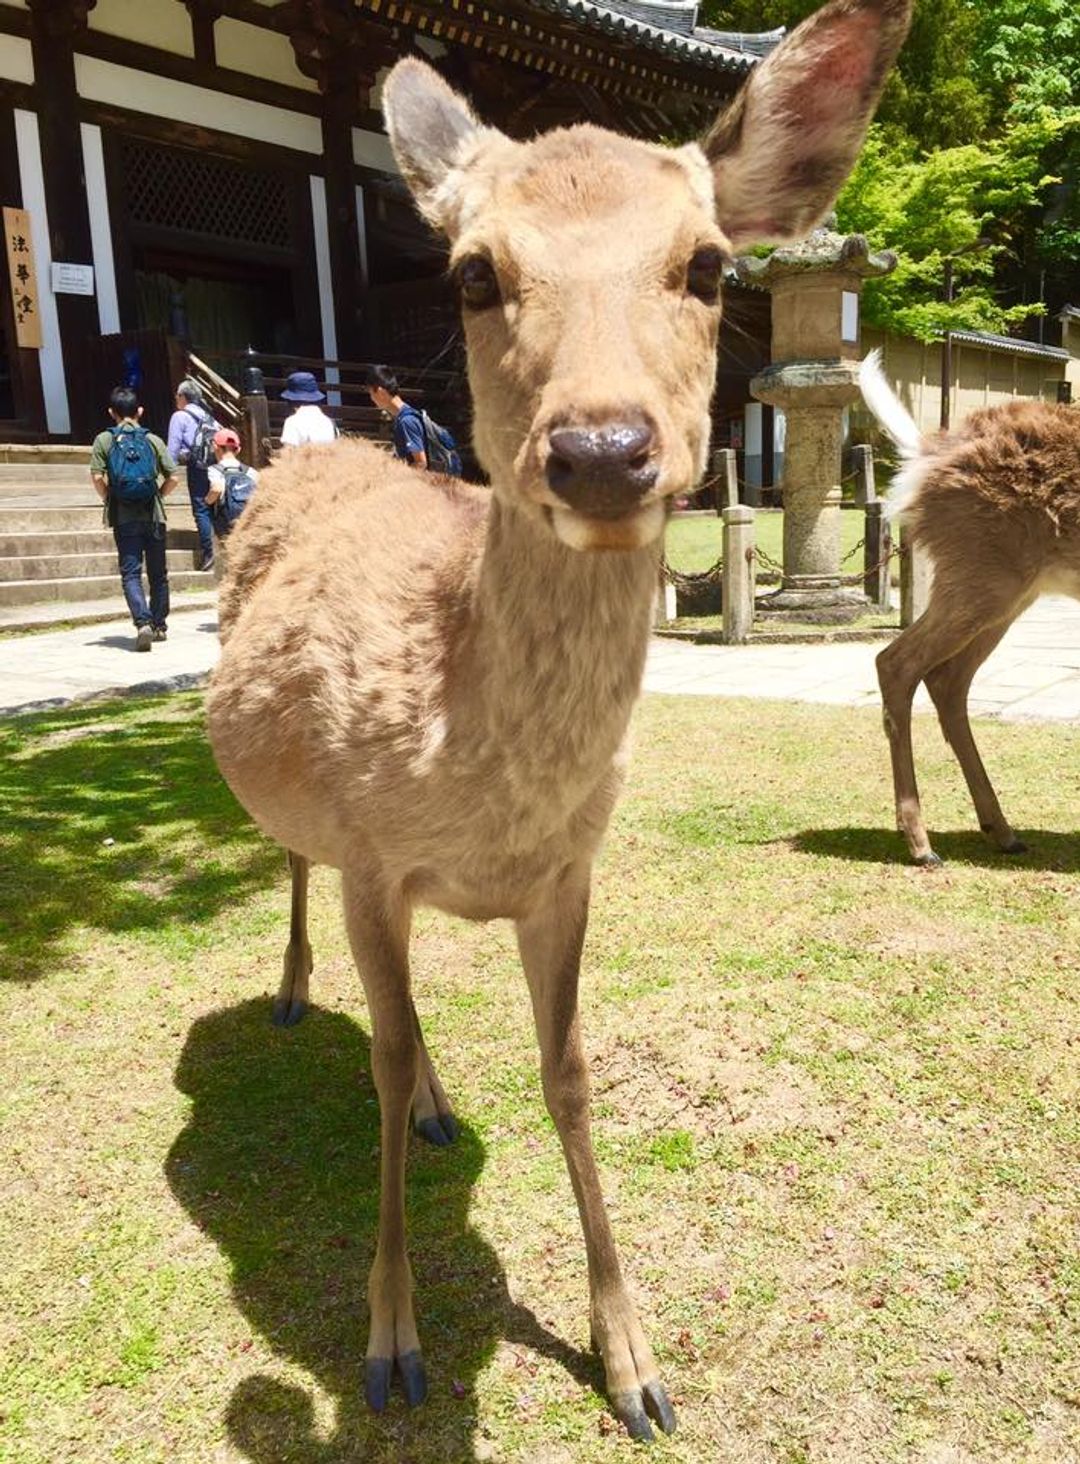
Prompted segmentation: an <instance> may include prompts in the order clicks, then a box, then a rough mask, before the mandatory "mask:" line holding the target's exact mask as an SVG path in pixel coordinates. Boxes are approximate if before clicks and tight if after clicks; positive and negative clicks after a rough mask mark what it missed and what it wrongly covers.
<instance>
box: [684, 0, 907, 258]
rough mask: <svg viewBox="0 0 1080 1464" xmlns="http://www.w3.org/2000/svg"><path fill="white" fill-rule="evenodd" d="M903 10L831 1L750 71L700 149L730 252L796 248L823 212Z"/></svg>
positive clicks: (888, 4)
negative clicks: (794, 242)
mask: <svg viewBox="0 0 1080 1464" xmlns="http://www.w3.org/2000/svg"><path fill="white" fill-rule="evenodd" d="M911 8H912V0H832V3H831V4H829V5H826V6H824V7H823V8H822V9H821V10H819V11H817V12H815V14H813V15H811V16H810V17H809V18H808V19H806V20H804V21H803V23H802V24H801V25H800V26H798V27H797V28H796V29H795V30H794V31H792V33H791V35H790V36H788V37H787V38H786V39H785V40H784V41H782V42H781V44H780V45H779V46H778V47H777V49H776V50H775V51H773V52H772V54H771V55H770V56H768V57H766V59H765V60H764V61H763V62H762V63H761V64H760V66H759V67H758V69H757V70H756V71H755V72H754V73H753V75H752V76H751V77H750V80H749V81H748V82H747V84H746V86H744V87H743V89H742V91H741V92H740V93H739V95H738V96H737V97H736V98H735V100H734V102H733V103H732V104H731V106H730V107H729V108H728V109H727V110H726V111H725V112H722V113H721V114H720V116H719V117H718V118H717V119H716V121H715V122H714V123H713V126H712V128H711V129H710V130H709V132H708V133H707V134H706V136H705V137H704V138H703V140H702V144H701V145H702V147H703V148H704V150H705V154H706V156H707V157H708V159H709V161H710V163H711V164H712V169H713V180H714V186H715V192H716V219H717V223H718V224H719V225H720V227H721V228H722V229H723V230H724V232H725V234H727V236H728V238H729V239H730V240H731V242H732V244H733V245H734V246H735V248H736V249H745V248H748V247H749V246H750V245H751V244H769V243H778V242H782V241H784V240H788V239H802V238H804V237H805V236H806V235H807V234H808V233H809V232H810V230H811V229H812V228H813V227H814V225H815V224H816V223H818V222H819V221H820V219H821V218H822V216H823V215H824V214H825V213H827V212H828V210H829V208H830V207H831V205H832V203H833V201H834V200H835V198H836V195H837V194H838V193H839V192H840V188H841V185H842V184H843V182H844V179H845V178H846V177H847V175H848V173H849V172H850V170H851V167H852V164H853V163H854V161H855V158H856V156H857V154H858V151H859V148H860V146H861V145H862V141H863V138H864V137H865V136H866V129H867V127H868V126H869V125H870V119H871V117H872V116H873V114H874V108H875V107H876V105H877V101H878V98H879V97H880V95H881V91H882V88H883V87H884V85H885V78H886V77H887V75H888V72H889V68H890V67H891V66H892V63H893V61H894V60H895V59H896V54H897V52H898V51H899V50H900V47H901V45H902V44H903V41H904V37H905V36H906V35H907V30H908V26H909V24H910V23H911Z"/></svg>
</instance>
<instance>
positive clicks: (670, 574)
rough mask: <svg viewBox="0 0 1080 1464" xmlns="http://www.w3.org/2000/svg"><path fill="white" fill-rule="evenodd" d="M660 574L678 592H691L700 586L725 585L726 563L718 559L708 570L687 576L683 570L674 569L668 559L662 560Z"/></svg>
mask: <svg viewBox="0 0 1080 1464" xmlns="http://www.w3.org/2000/svg"><path fill="white" fill-rule="evenodd" d="M660 574H661V576H662V578H663V579H664V581H665V583H667V584H669V585H674V586H675V588H676V589H677V590H680V589H681V590H691V589H694V588H695V587H696V586H698V585H705V584H723V581H724V561H723V559H718V560H717V561H716V563H715V564H710V565H709V567H708V569H703V570H700V571H699V572H698V573H695V574H686V573H684V572H683V571H682V570H681V569H673V568H672V566H671V565H670V564H669V563H668V562H667V560H666V559H662V560H661V561H660Z"/></svg>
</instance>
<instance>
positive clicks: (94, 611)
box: [0, 574, 217, 638]
mask: <svg viewBox="0 0 1080 1464" xmlns="http://www.w3.org/2000/svg"><path fill="white" fill-rule="evenodd" d="M198 578H199V581H200V583H199V585H198V586H196V587H195V588H194V589H192V588H191V587H189V586H182V585H179V584H178V583H177V581H178V579H179V576H177V575H170V576H169V589H170V591H171V596H172V609H173V610H174V611H175V610H196V609H206V610H207V611H208V612H209V613H210V614H211V615H213V613H214V607H215V605H216V603H217V586H216V585H214V584H213V578H214V577H213V575H209V574H201V575H199V576H198ZM115 584H116V591H115V593H114V594H112V595H99V596H98V597H97V598H96V599H90V600H51V601H48V602H46V603H45V604H40V603H39V604H35V605H0V638H2V637H3V636H4V635H5V634H11V633H12V632H13V631H21V630H40V629H43V628H44V627H47V626H54V625H94V624H99V623H101V622H102V621H107V620H121V619H126V618H127V613H128V612H127V606H126V605H125V603H124V597H123V595H122V594H121V593H120V580H119V577H117V579H116V581H115Z"/></svg>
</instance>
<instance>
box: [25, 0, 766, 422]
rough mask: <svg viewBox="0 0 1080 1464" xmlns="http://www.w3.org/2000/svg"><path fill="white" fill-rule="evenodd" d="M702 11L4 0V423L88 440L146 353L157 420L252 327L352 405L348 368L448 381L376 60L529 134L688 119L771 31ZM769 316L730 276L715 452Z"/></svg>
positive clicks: (666, 133)
mask: <svg viewBox="0 0 1080 1464" xmlns="http://www.w3.org/2000/svg"><path fill="white" fill-rule="evenodd" d="M697 8H698V7H697V3H696V0H605V3H603V4H601V3H594V0H0V190H2V203H3V206H4V225H5V232H6V243H7V265H8V270H9V286H10V289H9V293H8V298H7V303H6V304H5V305H4V307H3V308H2V310H0V316H2V319H0V440H2V441H30V442H33V441H41V442H45V441H50V440H51V441H59V442H63V441H74V442H86V441H88V440H89V437H90V434H91V432H92V431H93V430H95V429H96V428H97V427H99V426H100V424H101V421H102V413H103V405H104V402H105V401H106V399H107V395H108V391H109V389H110V388H111V387H112V386H113V385H114V384H115V383H116V381H118V380H121V379H124V377H125V376H131V375H133V374H134V375H135V376H136V377H138V379H139V381H140V386H141V389H142V391H143V394H144V397H145V398H146V401H147V409H148V410H147V416H148V419H149V420H151V421H153V422H158V423H160V421H161V420H162V417H163V415H164V413H165V412H166V411H167V410H168V409H169V407H170V405H171V386H172V385H174V384H175V383H174V382H173V381H172V378H173V376H174V375H175V373H176V370H177V369H179V367H181V366H182V364H183V360H184V353H185V351H187V350H190V351H192V352H194V353H195V354H196V355H198V356H199V357H201V358H202V359H203V360H206V361H208V362H210V363H211V365H213V366H214V367H215V369H216V370H218V371H219V372H220V373H221V374H222V375H223V376H225V377H227V378H231V379H233V380H236V379H237V378H238V375H239V371H240V366H241V353H243V352H246V351H248V349H249V348H251V349H253V350H254V351H255V352H257V353H259V356H260V358H261V359H263V360H264V361H266V360H267V358H268V359H269V363H270V366H269V370H268V373H267V374H268V376H271V377H272V376H277V377H280V376H282V375H284V374H285V372H286V371H287V370H288V369H289V365H290V361H292V360H294V359H295V360H296V361H297V362H301V361H302V362H304V363H307V362H312V363H319V364H321V366H322V368H323V374H324V375H325V376H326V378H327V380H328V382H329V383H331V384H333V383H335V382H336V381H338V380H340V381H341V382H342V391H341V393H340V394H337V393H335V396H334V397H332V399H331V400H332V401H333V402H334V404H335V409H339V410H340V411H341V413H342V416H343V420H344V421H345V424H346V425H349V414H350V411H352V412H353V413H354V414H356V413H357V412H359V411H360V406H359V404H358V394H357V395H354V396H353V397H352V398H351V399H350V397H349V395H348V392H347V390H346V389H345V383H347V382H348V381H349V380H350V379H354V378H350V377H349V375H348V373H347V372H341V371H338V370H337V369H336V368H335V365H334V364H333V363H344V362H364V361H372V360H379V361H386V362H389V363H390V364H391V365H393V366H395V367H396V368H398V369H399V370H400V371H401V372H402V375H403V379H410V380H421V379H422V378H423V375H424V373H425V372H428V373H433V378H432V379H434V374H437V373H441V375H439V376H438V379H439V380H440V381H441V382H442V383H443V389H444V395H445V394H446V393H447V392H450V394H451V395H453V394H454V393H453V391H452V390H451V387H452V384H453V382H454V380H455V373H456V372H459V371H460V364H461V351H460V327H459V322H458V318H457V311H456V308H455V305H454V302H453V299H452V297H451V293H450V290H449V286H448V284H447V281H446V279H445V275H444V253H443V250H442V247H441V245H440V243H439V241H438V240H437V239H436V238H434V237H433V235H432V234H431V233H430V232H429V231H428V230H427V228H426V226H425V225H424V224H423V223H422V222H421V221H420V220H419V218H418V217H417V215H416V213H415V212H414V210H413V208H412V206H411V203H410V200H409V198H408V196H407V194H406V191H405V189H404V185H403V184H402V181H401V179H400V178H399V176H398V173H397V170H396V168H395V166H394V161H393V158H392V155H391V151H390V147H389V144H388V141H387V138H386V135H385V133H384V131H383V126H382V119H381V115H380V112H379V109H378V97H379V89H380V84H381V80H382V77H383V76H384V74H385V72H386V70H387V69H388V68H389V67H390V66H391V65H393V63H394V62H395V61H396V60H397V59H398V58H399V57H401V56H403V55H407V54H415V55H419V56H422V57H424V58H425V59H426V60H428V61H429V62H430V63H431V64H432V65H434V66H435V67H437V68H438V69H439V70H440V71H441V72H442V73H443V74H444V75H445V76H446V78H447V79H448V80H449V81H450V82H451V83H452V84H453V85H454V86H456V87H458V88H459V89H460V90H462V91H463V92H464V93H466V94H467V95H468V96H469V97H470V98H471V99H472V101H473V103H474V105H475V106H476V107H477V109H478V111H479V112H480V114H481V115H482V116H483V117H484V118H485V120H487V121H489V122H491V123H493V124H494V125H496V126H498V127H500V128H502V129H503V130H504V131H506V132H508V133H510V134H512V135H514V136H528V135H530V134H531V133H533V132H535V131H538V130H543V129H546V128H548V127H551V126H556V125H560V124H561V125H566V124H570V123H573V122H579V121H593V122H597V123H600V124H602V125H604V126H608V127H613V128H616V129H618V130H621V131H624V132H628V133H631V134H635V135H638V136H641V137H648V138H668V139H672V140H681V139H684V138H688V137H692V136H693V135H695V133H697V132H698V131H700V130H701V129H703V128H704V127H705V126H706V124H707V123H708V122H709V121H710V120H711V118H712V117H713V115H714V114H715V112H716V110H717V108H719V107H721V106H723V105H724V104H725V102H727V101H728V100H729V99H730V97H731V96H732V94H733V93H734V92H735V90H736V89H737V88H738V86H739V85H740V83H741V82H742V81H743V79H744V78H745V76H746V74H747V72H748V71H749V70H750V68H751V67H753V66H754V65H755V64H756V62H757V61H758V59H759V58H760V57H761V56H762V55H764V54H765V53H766V52H767V51H768V50H769V49H770V48H771V47H772V46H773V45H775V44H776V42H777V41H778V40H779V38H780V35H781V32H774V33H771V34H769V35H764V36H743V35H734V34H728V33H722V32H717V31H713V30H708V29H703V28H701V27H699V26H698V25H697V24H696V21H697ZM768 310H769V305H768V299H767V297H765V296H762V295H759V294H757V293H755V292H748V291H740V290H738V289H735V290H733V291H732V292H731V293H730V294H729V296H728V303H727V311H726V316H725V328H724V338H723V342H722V346H721V361H720V380H719V385H718V390H717V398H716V413H717V428H718V431H717V445H720V444H722V443H725V442H732V441H733V442H734V444H735V445H736V446H740V447H741V446H744V435H745V431H746V427H747V426H749V428H750V432H751V435H753V433H754V430H755V428H754V420H755V419H754V417H753V410H756V411H757V413H758V414H760V410H761V409H760V408H755V409H752V412H751V415H750V416H749V417H748V416H747V415H746V411H745V409H746V407H747V404H748V403H750V402H751V398H750V394H749V392H748V390H747V382H748V380H749V378H750V377H751V376H752V375H753V374H754V373H755V371H757V370H758V369H759V368H760V367H761V366H762V365H764V364H765V361H766V353H767V350H768V340H769V320H768ZM448 383H449V384H450V385H448ZM459 387H460V390H459V391H458V393H457V394H458V396H459V397H461V398H462V400H461V402H460V404H459V405H460V410H462V411H464V410H465V404H464V401H463V397H464V387H463V384H461V383H460V381H459ZM350 400H351V401H352V402H353V406H352V407H350ZM339 403H340V407H339V405H338V404H339ZM758 428H759V430H760V420H759V421H758ZM767 435H768V432H767V431H766V436H767ZM745 445H747V446H750V447H751V448H752V446H753V444H745Z"/></svg>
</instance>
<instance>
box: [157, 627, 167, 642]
mask: <svg viewBox="0 0 1080 1464" xmlns="http://www.w3.org/2000/svg"><path fill="white" fill-rule="evenodd" d="M154 639H155V640H156V641H161V640H168V639H169V632H168V631H167V630H166V629H165V627H164V626H163V625H155V626H154Z"/></svg>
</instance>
